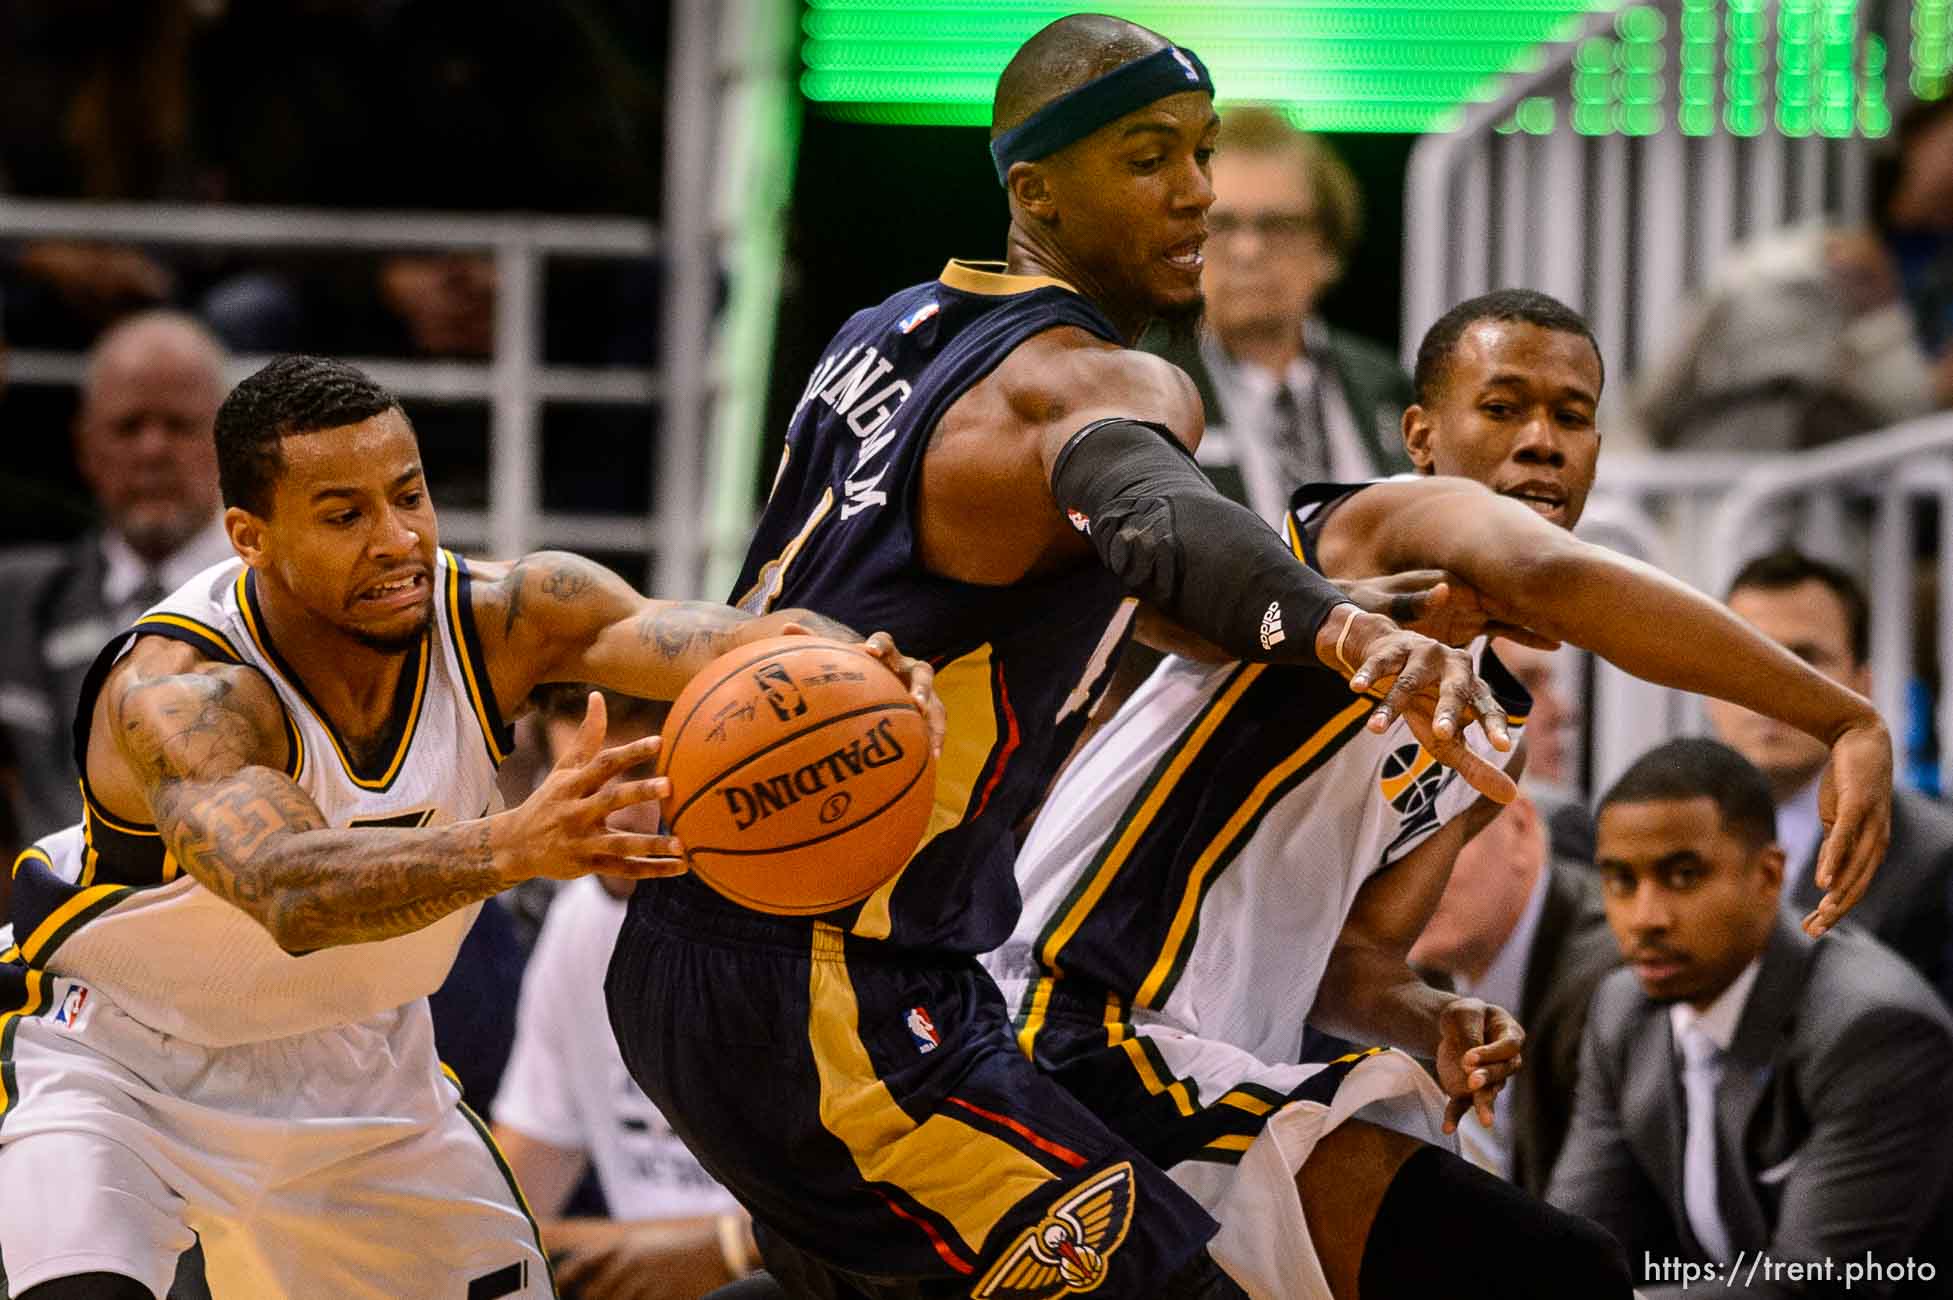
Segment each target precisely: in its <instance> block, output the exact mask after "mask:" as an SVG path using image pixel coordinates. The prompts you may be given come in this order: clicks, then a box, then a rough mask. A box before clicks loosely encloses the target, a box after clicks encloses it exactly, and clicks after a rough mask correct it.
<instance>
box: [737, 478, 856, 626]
mask: <svg viewBox="0 0 1953 1300" xmlns="http://www.w3.org/2000/svg"><path fill="white" fill-rule="evenodd" d="M780 467H781V468H782V469H785V468H786V461H785V459H784V458H783V459H782V460H781V461H780ZM833 508H834V489H833V488H832V487H830V488H828V489H827V490H826V491H824V492H822V493H821V499H820V500H819V501H816V502H815V503H814V510H813V513H812V514H809V515H808V516H807V522H806V523H804V524H802V525H800V531H799V532H797V533H795V534H794V535H793V540H792V541H790V542H788V543H787V544H786V547H785V549H783V550H782V551H781V552H780V553H779V554H778V555H776V556H774V557H773V558H772V559H770V560H768V561H767V562H766V563H765V564H762V565H760V570H759V574H758V575H757V576H756V577H755V578H754V579H753V585H752V586H750V587H748V588H747V589H746V591H745V593H744V594H742V595H741V596H740V597H739V599H738V600H735V601H733V602H732V603H733V604H734V605H736V606H738V607H739V608H740V609H742V610H744V611H746V612H747V613H748V614H764V613H766V612H767V611H768V610H770V609H772V608H773V602H774V601H776V600H778V599H780V593H781V591H783V590H785V588H786V585H787V567H788V566H789V565H791V564H792V563H793V562H794V558H795V557H796V556H798V555H799V554H800V549H801V548H802V547H803V546H805V545H807V539H808V538H809V537H812V536H813V535H814V530H815V529H816V528H818V527H820V523H821V520H823V519H825V518H827V512H828V511H830V510H832V509H833Z"/></svg>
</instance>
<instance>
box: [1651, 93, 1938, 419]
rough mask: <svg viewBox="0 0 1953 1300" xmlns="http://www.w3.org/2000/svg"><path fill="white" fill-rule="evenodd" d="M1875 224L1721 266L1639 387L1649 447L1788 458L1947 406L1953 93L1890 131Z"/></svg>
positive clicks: (1917, 109) (1787, 239)
mask: <svg viewBox="0 0 1953 1300" xmlns="http://www.w3.org/2000/svg"><path fill="white" fill-rule="evenodd" d="M1893 144H1894V153H1893V155H1892V156H1891V158H1890V159H1889V160H1887V161H1886V163H1885V164H1884V165H1883V166H1882V167H1881V168H1880V169H1879V171H1878V178H1877V183H1876V184H1875V185H1874V193H1873V195H1872V204H1871V207H1872V212H1873V220H1874V223H1875V224H1874V228H1872V229H1843V228H1837V227H1828V228H1827V227H1821V226H1815V225H1806V226H1800V227H1796V228H1793V229H1789V230H1782V231H1776V232H1773V233H1771V234H1769V235H1765V236H1763V237H1762V238H1760V239H1757V240H1755V241H1753V242H1751V243H1750V244H1748V245H1746V246H1744V247H1743V248H1741V249H1739V250H1737V251H1736V252H1735V253H1733V254H1732V255H1731V257H1730V258H1729V260H1728V261H1727V262H1726V263H1725V264H1724V265H1723V266H1721V267H1718V268H1716V270H1715V271H1714V274H1713V278H1712V279H1711V281H1710V283H1709V284H1708V286H1707V287H1706V288H1705V289H1704V290H1703V292H1702V294H1701V295H1700V297H1699V299H1698V301H1697V303H1696V305H1695V309H1694V311H1693V313H1692V320H1691V323H1690V324H1689V325H1688V327H1686V328H1685V329H1683V330H1681V331H1679V332H1677V334H1676V335H1675V336H1674V339H1673V341H1672V343H1671V345H1670V347H1669V349H1668V351H1667V353H1666V354H1665V355H1664V356H1663V357H1661V358H1660V359H1659V360H1658V361H1657V362H1656V364H1655V365H1653V366H1652V367H1650V369H1649V371H1648V373H1647V374H1645V375H1644V376H1643V377H1642V380H1641V382H1640V384H1639V385H1638V386H1637V390H1636V395H1635V398H1634V404H1635V406H1636V408H1637V414H1638V416H1639V418H1640V421H1641V423H1642V424H1644V425H1645V427H1646V430H1647V433H1648V435H1649V438H1650V439H1651V440H1652V441H1653V442H1654V444H1655V445H1656V446H1658V447H1664V448H1670V447H1673V448H1688V449H1690V450H1732V451H1790V450H1795V449H1798V448H1804V447H1812V446H1817V445H1819V444H1821V443H1825V442H1830V441H1832V440H1834V439H1837V438H1843V437H1848V436H1851V435H1853V434H1858V433H1866V432H1869V431H1871V430H1873V429H1877V428H1880V427H1882V426H1884V425H1888V424H1891V423H1894V422H1895V421H1898V420H1902V419H1906V418H1908V417H1911V416H1915V415H1922V414H1925V413H1926V412H1928V411H1932V410H1936V409H1945V408H1947V407H1949V406H1953V98H1948V99H1941V100H1935V101H1929V102H1926V103H1922V104H1918V105H1915V106H1914V107H1913V109H1912V110H1911V111H1909V112H1908V113H1907V114H1906V115H1905V116H1904V118H1903V119H1902V120H1901V121H1900V123H1899V126H1898V129H1897V130H1896V131H1895V133H1894V140H1893Z"/></svg>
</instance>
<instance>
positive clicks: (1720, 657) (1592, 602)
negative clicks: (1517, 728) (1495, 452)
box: [1318, 478, 1892, 932]
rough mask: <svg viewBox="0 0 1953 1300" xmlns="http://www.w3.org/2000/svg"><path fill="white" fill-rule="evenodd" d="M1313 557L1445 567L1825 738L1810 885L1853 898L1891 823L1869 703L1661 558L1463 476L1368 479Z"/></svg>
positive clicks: (1631, 656) (1830, 912)
mask: <svg viewBox="0 0 1953 1300" xmlns="http://www.w3.org/2000/svg"><path fill="white" fill-rule="evenodd" d="M1318 545H1319V547H1320V555H1321V560H1322V565H1323V569H1324V571H1325V572H1327V573H1329V574H1331V575H1332V576H1340V577H1361V576H1365V575H1367V574H1376V573H1396V572H1400V571H1403V570H1406V569H1444V570H1447V571H1448V572H1450V573H1453V574H1455V575H1457V576H1458V578H1460V579H1461V580H1462V581H1464V582H1465V583H1467V584H1469V585H1470V586H1471V587H1472V588H1473V589H1474V590H1475V591H1476V592H1477V593H1478V596H1479V598H1480V599H1481V600H1482V601H1483V603H1484V605H1485V607H1486V614H1487V616H1488V617H1490V618H1493V619H1496V620H1497V621H1499V622H1502V623H1512V624H1518V625H1520V626H1523V627H1527V628H1530V629H1532V630H1533V631H1535V632H1538V633H1542V634H1544V635H1545V636H1548V637H1552V638H1554V639H1556V640H1563V641H1570V642H1572V643H1573V644H1575V645H1578V646H1580V647H1582V648H1584V649H1587V650H1591V651H1593V652H1594V653H1595V654H1598V655H1600V656H1601V657H1602V658H1604V659H1606V660H1607V661H1608V662H1610V663H1612V664H1614V665H1615V666H1617V667H1619V668H1621V669H1623V670H1624V671H1627V672H1630V673H1633V674H1634V675H1635V676H1637V677H1640V678H1643V679H1645V680H1647V681H1651V682H1655V683H1657V684H1659V685H1662V686H1670V687H1674V688H1675V689H1677V690H1684V691H1693V692H1695V693H1696V694H1700V695H1713V696H1715V697H1716V698H1718V699H1723V700H1728V701H1730V702H1731V703H1733V704H1740V705H1742V706H1743V707H1744V708H1747V709H1751V710H1753V711H1755V712H1757V713H1763V714H1768V715H1769V716H1770V717H1773V718H1777V719H1780V720H1782V721H1784V722H1786V723H1789V724H1790V725H1791V726H1794V727H1796V728H1798V729H1799V730H1801V731H1804V732H1806V733H1807V734H1809V735H1811V736H1814V737H1816V738H1817V739H1819V740H1821V741H1823V742H1824V743H1825V744H1826V745H1829V746H1830V747H1831V754H1832V763H1831V766H1830V768H1829V770H1828V771H1827V772H1826V774H1825V790H1824V796H1823V800H1824V803H1823V806H1824V813H1825V824H1826V825H1827V826H1830V827H1833V828H1834V833H1833V834H1831V835H1828V836H1827V837H1826V839H1825V844H1824V849H1823V851H1822V853H1821V854H1820V856H1819V859H1818V867H1817V881H1818V884H1819V885H1820V886H1821V887H1823V888H1825V889H1827V890H1829V891H1830V892H1829V894H1828V895H1827V896H1826V897H1825V899H1824V900H1823V902H1822V903H1820V904H1819V906H1818V909H1817V911H1816V912H1815V913H1814V914H1813V916H1812V917H1811V918H1809V919H1808V920H1807V923H1806V924H1807V927H1808V928H1812V929H1813V930H1815V931H1816V932H1822V930H1824V929H1828V928H1829V927H1830V925H1831V924H1832V923H1834V922H1835V921H1836V920H1837V919H1838V918H1839V917H1840V916H1842V915H1843V914H1844V913H1845V912H1846V911H1847V910H1849V908H1850V907H1851V905H1852V904H1854V903H1856V902H1857V901H1858V899H1859V898H1860V897H1862V896H1863V894H1864V890H1865V886H1866V885H1868V884H1869V883H1870V882H1871V877H1872V874H1873V872H1874V871H1875V870H1876V869H1877V867H1878V864H1879V862H1880V861H1881V860H1883V858H1884V856H1885V846H1886V843H1887V841H1888V840H1889V838H1890V835H1891V799H1892V742H1891V737H1890V736H1889V735H1888V734H1887V733H1886V729H1885V724H1884V723H1883V722H1882V721H1880V719H1879V716H1878V713H1877V711H1876V710H1874V709H1873V708H1872V706H1871V703H1870V701H1868V700H1866V699H1865V698H1864V697H1863V696H1861V695H1859V694H1858V693H1856V692H1855V691H1852V690H1850V689H1848V688H1846V687H1844V686H1841V685H1839V684H1838V683H1837V682H1834V681H1832V680H1831V679H1830V678H1828V677H1826V676H1824V675H1823V674H1822V673H1819V672H1818V671H1816V670H1815V669H1813V668H1812V667H1811V666H1810V665H1808V664H1806V663H1805V662H1804V661H1803V660H1801V659H1799V658H1797V656H1795V655H1793V654H1791V653H1790V652H1789V651H1788V650H1786V649H1784V648H1783V647H1782V646H1780V645H1778V644H1777V643H1776V642H1774V641H1772V640H1770V639H1769V638H1768V637H1765V636H1762V635H1760V634H1759V633H1758V632H1757V631H1756V629H1754V628H1752V627H1751V626H1750V625H1749V624H1748V623H1745V622H1744V621H1743V620H1742V619H1740V618H1737V617H1736V616H1735V615H1734V614H1732V613H1730V612H1729V610H1728V609H1727V608H1725V607H1724V606H1723V605H1721V604H1720V603H1718V602H1716V601H1714V600H1711V599H1710V598H1709V597H1707V596H1705V595H1703V594H1702V593H1701V592H1699V591H1697V590H1695V589H1694V588H1693V587H1690V586H1688V585H1687V584H1686V583H1683V582H1679V581H1677V580H1676V579H1674V578H1671V577H1669V576H1668V575H1667V574H1665V573H1663V572H1662V571H1661V570H1659V569H1656V568H1654V567H1653V566H1651V565H1647V564H1643V563H1641V562H1640V561H1639V560H1634V559H1630V558H1629V557H1627V556H1625V555H1622V554H1620V553H1618V552H1616V551H1611V550H1608V549H1607V548H1606V547H1602V546H1594V545H1591V544H1590V543H1587V542H1583V541H1580V540H1579V539H1578V538H1576V537H1573V536H1572V535H1571V534H1569V533H1567V532H1566V531H1565V530H1564V529H1561V528H1558V527H1555V526H1554V525H1552V524H1550V523H1548V522H1547V521H1546V520H1544V519H1542V518H1541V517H1540V516H1538V515H1536V514H1534V513H1533V512H1532V511H1531V510H1530V509H1528V508H1527V507H1525V506H1523V505H1521V504H1520V503H1519V502H1517V501H1513V500H1510V499H1508V498H1506V497H1501V496H1498V495H1497V494H1495V493H1493V492H1491V491H1490V490H1488V489H1487V488H1485V487H1483V486H1481V485H1480V484H1478V483H1475V482H1472V481H1471V480H1469V479H1462V478H1427V479H1421V480H1416V481H1392V482H1388V483H1379V484H1377V485H1375V486H1373V487H1368V488H1365V489H1364V490H1363V491H1361V492H1358V493H1356V494H1355V495H1354V496H1352V497H1350V498H1349V499H1348V500H1347V501H1346V502H1344V503H1343V504H1342V505H1340V506H1339V507H1337V509H1336V510H1334V511H1333V512H1332V513H1331V514H1330V516H1329V519H1328V521H1327V522H1326V523H1325V524H1324V526H1323V529H1322V536H1321V538H1320V539H1319V543H1318Z"/></svg>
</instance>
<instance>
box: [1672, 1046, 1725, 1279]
mask: <svg viewBox="0 0 1953 1300" xmlns="http://www.w3.org/2000/svg"><path fill="white" fill-rule="evenodd" d="M1681 1040H1682V1042H1681V1047H1682V1089H1683V1092H1684V1093H1685V1094H1686V1096H1687V1099H1688V1130H1687V1133H1688V1136H1687V1138H1686V1139H1685V1140H1684V1142H1683V1144H1682V1209H1683V1211H1684V1213H1686V1214H1687V1215H1688V1220H1689V1228H1690V1229H1691V1230H1692V1231H1693V1232H1694V1233H1695V1239H1696V1240H1697V1241H1699V1242H1701V1243H1702V1248H1703V1249H1704V1250H1705V1251H1707V1252H1708V1253H1709V1258H1710V1259H1713V1260H1727V1259H1728V1258H1729V1232H1728V1230H1727V1229H1726V1228H1724V1227H1723V1222H1722V1205H1721V1202H1720V1201H1718V1200H1717V1199H1716V1087H1717V1085H1718V1084H1720V1083H1721V1082H1722V1049H1721V1048H1719V1047H1717V1046H1716V1044H1715V1040H1714V1039H1712V1038H1710V1037H1709V1035H1708V1033H1707V1032H1706V1031H1705V1030H1704V1029H1703V1028H1702V1026H1701V1025H1699V1024H1697V1025H1690V1026H1689V1027H1688V1028H1687V1029H1685V1030H1683V1031H1682V1035H1681Z"/></svg>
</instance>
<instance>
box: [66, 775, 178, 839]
mask: <svg viewBox="0 0 1953 1300" xmlns="http://www.w3.org/2000/svg"><path fill="white" fill-rule="evenodd" d="M81 811H82V815H83V817H84V818H92V819H93V820H95V821H98V822H100V823H102V825H104V826H106V827H108V828H109V829H110V830H112V831H121V832H122V833H123V834H124V835H160V834H162V832H161V831H159V830H157V829H156V828H155V827H154V826H138V825H136V824H135V823H134V822H125V821H123V820H122V819H121V818H120V817H117V816H116V815H115V814H114V813H112V812H110V811H109V810H108V809H106V808H104V807H102V805H101V804H100V803H98V802H97V801H96V799H95V794H94V792H93V791H92V790H90V789H89V788H88V782H86V781H83V782H82V783H81Z"/></svg>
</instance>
